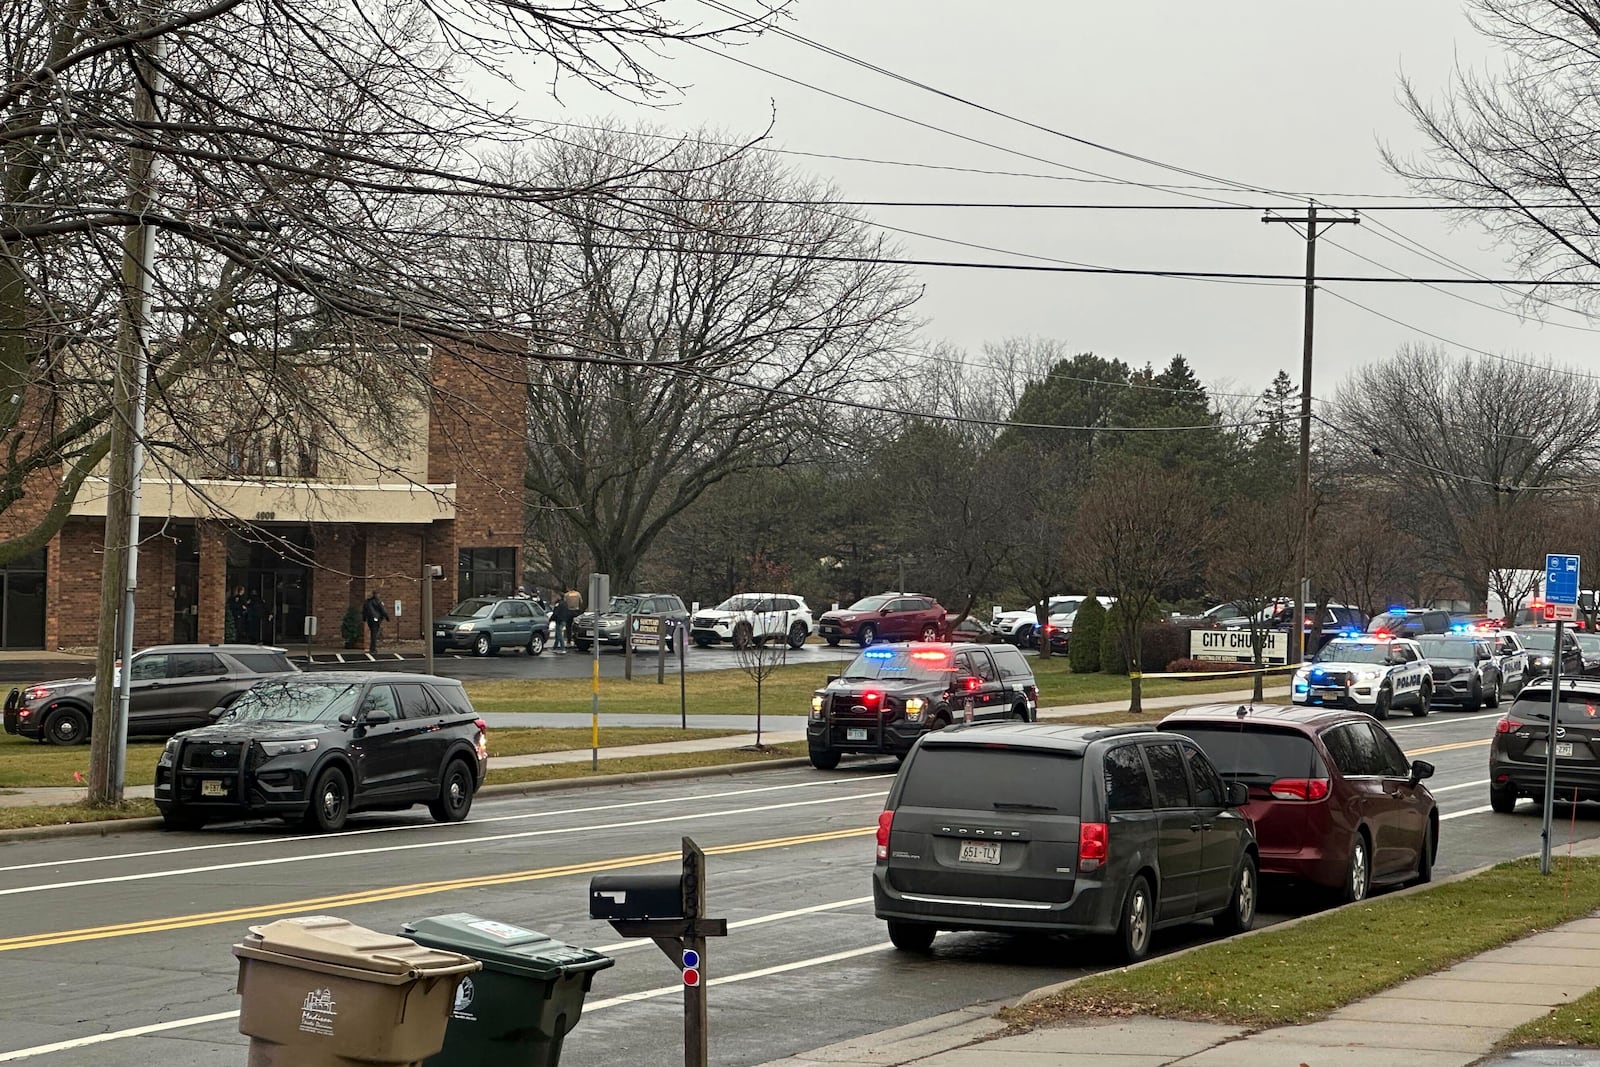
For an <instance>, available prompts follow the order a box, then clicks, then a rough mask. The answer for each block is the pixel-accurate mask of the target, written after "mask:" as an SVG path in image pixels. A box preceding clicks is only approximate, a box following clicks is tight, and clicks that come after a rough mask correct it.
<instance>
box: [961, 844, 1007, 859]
mask: <svg viewBox="0 0 1600 1067" xmlns="http://www.w3.org/2000/svg"><path fill="white" fill-rule="evenodd" d="M956 859H958V860H960V861H961V862H962V863H993V864H998V863H999V862H1000V842H998V841H963V842H961V854H960V855H958V856H957V857H956Z"/></svg>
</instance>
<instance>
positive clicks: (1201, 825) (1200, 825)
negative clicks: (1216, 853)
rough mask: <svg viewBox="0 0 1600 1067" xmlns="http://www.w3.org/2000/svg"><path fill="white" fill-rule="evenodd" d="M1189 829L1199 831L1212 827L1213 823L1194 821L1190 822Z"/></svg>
mask: <svg viewBox="0 0 1600 1067" xmlns="http://www.w3.org/2000/svg"><path fill="white" fill-rule="evenodd" d="M1189 829H1191V830H1193V831H1195V832H1196V833H1199V832H1200V831H1201V830H1209V829H1211V824H1210V823H1208V822H1192V823H1190V824H1189Z"/></svg>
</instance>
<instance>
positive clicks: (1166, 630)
mask: <svg viewBox="0 0 1600 1067" xmlns="http://www.w3.org/2000/svg"><path fill="white" fill-rule="evenodd" d="M1188 654H1189V631H1188V630H1186V629H1184V628H1183V627H1181V626H1174V625H1172V623H1170V622H1155V623H1146V624H1145V628H1144V643H1143V644H1142V645H1141V647H1140V649H1139V659H1140V660H1141V661H1142V662H1143V666H1142V667H1141V668H1140V669H1141V670H1143V671H1145V672H1147V673H1151V674H1154V673H1155V672H1157V671H1161V670H1164V669H1165V668H1166V665H1167V664H1168V663H1171V662H1172V661H1173V660H1175V659H1177V658H1179V657H1180V656H1187V655H1188Z"/></svg>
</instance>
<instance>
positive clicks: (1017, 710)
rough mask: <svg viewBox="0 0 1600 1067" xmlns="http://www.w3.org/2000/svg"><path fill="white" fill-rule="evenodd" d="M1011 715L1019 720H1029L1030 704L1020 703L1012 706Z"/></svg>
mask: <svg viewBox="0 0 1600 1067" xmlns="http://www.w3.org/2000/svg"><path fill="white" fill-rule="evenodd" d="M1011 717H1012V718H1013V719H1016V720H1017V721H1018V722H1027V721H1028V705H1026V704H1018V705H1017V706H1016V707H1014V708H1012V709H1011Z"/></svg>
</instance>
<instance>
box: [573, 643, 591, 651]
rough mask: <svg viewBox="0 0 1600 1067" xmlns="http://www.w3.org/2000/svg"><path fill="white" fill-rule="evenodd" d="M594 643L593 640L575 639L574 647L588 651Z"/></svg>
mask: <svg viewBox="0 0 1600 1067" xmlns="http://www.w3.org/2000/svg"><path fill="white" fill-rule="evenodd" d="M593 644H594V642H592V641H573V642H572V647H573V648H575V649H577V650H578V651H579V652H583V653H587V652H588V651H589V649H590V648H591V647H592V646H593Z"/></svg>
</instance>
